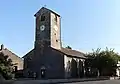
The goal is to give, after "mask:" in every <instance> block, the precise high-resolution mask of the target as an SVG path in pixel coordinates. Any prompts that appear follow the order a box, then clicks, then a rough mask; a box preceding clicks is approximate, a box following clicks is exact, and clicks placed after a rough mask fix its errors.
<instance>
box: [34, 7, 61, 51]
mask: <svg viewBox="0 0 120 84" xmlns="http://www.w3.org/2000/svg"><path fill="white" fill-rule="evenodd" d="M34 16H35V18H36V30H35V31H36V32H35V48H36V49H39V47H42V46H46V47H52V48H55V49H60V48H61V30H60V15H58V14H57V13H55V12H53V11H52V10H49V9H47V8H45V7H42V8H41V9H40V10H39V11H38V12H37V13H36V14H35V15H34Z"/></svg>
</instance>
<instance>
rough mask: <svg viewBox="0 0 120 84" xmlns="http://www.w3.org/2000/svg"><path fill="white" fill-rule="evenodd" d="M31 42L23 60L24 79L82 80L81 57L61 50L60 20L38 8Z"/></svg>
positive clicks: (82, 64)
mask: <svg viewBox="0 0 120 84" xmlns="http://www.w3.org/2000/svg"><path fill="white" fill-rule="evenodd" d="M34 16H35V21H36V22H35V25H36V26H35V42H34V48H33V49H31V51H29V52H28V53H27V54H26V55H25V56H23V58H24V76H25V77H36V78H38V79H41V78H45V79H49V78H71V77H83V76H84V73H85V70H84V61H85V59H86V57H85V54H84V53H82V52H80V51H76V50H72V49H67V48H63V47H62V42H61V17H60V15H59V14H57V13H56V12H54V11H52V10H50V9H47V8H45V7H42V8H41V9H40V10H39V11H38V12H37V13H36V14H35V15H34Z"/></svg>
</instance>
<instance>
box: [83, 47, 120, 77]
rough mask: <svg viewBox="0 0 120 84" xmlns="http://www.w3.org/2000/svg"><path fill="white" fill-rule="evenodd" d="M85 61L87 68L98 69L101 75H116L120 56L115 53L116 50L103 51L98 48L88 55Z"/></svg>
mask: <svg viewBox="0 0 120 84" xmlns="http://www.w3.org/2000/svg"><path fill="white" fill-rule="evenodd" d="M87 57H88V58H89V59H87V60H86V61H85V65H86V67H90V68H96V69H97V70H98V71H99V74H100V75H114V74H115V73H116V72H115V70H116V68H117V63H118V61H119V60H120V56H119V55H118V54H117V53H115V52H114V49H108V48H106V49H105V50H102V51H101V49H100V48H98V49H97V50H93V52H92V53H88V54H87Z"/></svg>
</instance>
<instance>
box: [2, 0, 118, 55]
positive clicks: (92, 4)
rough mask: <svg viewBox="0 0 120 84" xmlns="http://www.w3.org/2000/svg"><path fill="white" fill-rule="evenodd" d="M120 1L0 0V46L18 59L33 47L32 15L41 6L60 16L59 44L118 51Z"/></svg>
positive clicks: (83, 49)
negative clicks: (14, 54)
mask: <svg viewBox="0 0 120 84" xmlns="http://www.w3.org/2000/svg"><path fill="white" fill-rule="evenodd" d="M119 4H120V0H10V1H8V0H1V2H0V44H4V45H5V47H7V48H8V49H10V50H11V51H13V52H14V53H16V54H17V55H19V56H20V57H22V56H23V55H25V54H26V53H27V52H28V51H30V50H31V49H32V48H33V47H34V39H35V36H34V35H35V17H34V14H35V13H36V12H37V11H38V10H39V9H40V8H41V7H42V6H44V5H46V7H47V8H50V9H52V10H54V11H56V12H57V13H59V14H60V15H61V17H62V19H61V28H62V33H61V35H62V43H63V45H64V46H67V45H70V46H71V47H72V48H73V49H77V50H80V51H84V52H88V51H91V49H96V48H98V47H99V48H105V47H106V46H107V47H108V48H115V51H116V52H120V39H119V38H120V5H119Z"/></svg>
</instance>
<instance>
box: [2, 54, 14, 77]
mask: <svg viewBox="0 0 120 84" xmlns="http://www.w3.org/2000/svg"><path fill="white" fill-rule="evenodd" d="M12 72H13V64H12V60H11V59H9V58H8V56H7V55H4V54H3V53H0V74H2V76H3V77H4V78H5V79H11V78H12V76H13V74H12Z"/></svg>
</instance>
